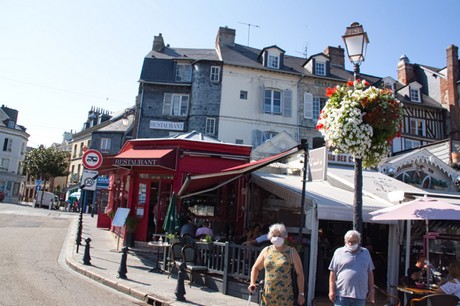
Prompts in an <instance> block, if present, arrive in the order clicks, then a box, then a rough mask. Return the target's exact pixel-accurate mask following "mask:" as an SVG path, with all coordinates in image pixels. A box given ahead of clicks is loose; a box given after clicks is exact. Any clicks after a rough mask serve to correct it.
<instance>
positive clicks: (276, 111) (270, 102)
mask: <svg viewBox="0 0 460 306" xmlns="http://www.w3.org/2000/svg"><path fill="white" fill-rule="evenodd" d="M278 94H279V97H277V95H278ZM282 103H283V92H282V91H281V90H279V89H274V88H266V89H265V91H264V113H267V114H273V115H281V110H282V109H283V105H282Z"/></svg>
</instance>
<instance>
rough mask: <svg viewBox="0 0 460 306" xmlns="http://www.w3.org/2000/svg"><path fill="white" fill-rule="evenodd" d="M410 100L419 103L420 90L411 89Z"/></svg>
mask: <svg viewBox="0 0 460 306" xmlns="http://www.w3.org/2000/svg"><path fill="white" fill-rule="evenodd" d="M410 100H411V101H412V102H420V90H419V89H415V88H411V89H410Z"/></svg>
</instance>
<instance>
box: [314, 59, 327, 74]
mask: <svg viewBox="0 0 460 306" xmlns="http://www.w3.org/2000/svg"><path fill="white" fill-rule="evenodd" d="M315 74H316V75H326V62H319V61H316V62H315Z"/></svg>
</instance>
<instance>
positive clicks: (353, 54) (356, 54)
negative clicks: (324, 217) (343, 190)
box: [342, 22, 369, 233]
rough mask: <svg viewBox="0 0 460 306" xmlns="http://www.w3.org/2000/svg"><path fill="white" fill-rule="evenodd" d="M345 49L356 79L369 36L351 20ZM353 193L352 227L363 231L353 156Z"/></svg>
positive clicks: (358, 165)
mask: <svg viewBox="0 0 460 306" xmlns="http://www.w3.org/2000/svg"><path fill="white" fill-rule="evenodd" d="M342 38H343V41H344V42H345V48H346V49H347V54H348V58H349V59H350V62H351V63H352V64H353V72H354V80H355V81H356V79H358V75H359V66H360V65H361V63H362V62H364V59H365V57H366V49H367V44H368V43H369V38H368V37H367V33H366V32H364V29H363V26H362V25H360V24H359V23H358V22H353V23H352V24H351V25H350V26H349V27H347V30H346V31H345V34H344V35H343V36H342ZM354 183H355V193H354V199H353V229H354V230H357V231H358V232H360V233H362V232H363V160H362V158H355V177H354Z"/></svg>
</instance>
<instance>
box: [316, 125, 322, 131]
mask: <svg viewBox="0 0 460 306" xmlns="http://www.w3.org/2000/svg"><path fill="white" fill-rule="evenodd" d="M323 127H324V124H322V123H318V124H317V125H316V129H317V130H318V131H319V130H321V129H322V128H323Z"/></svg>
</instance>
